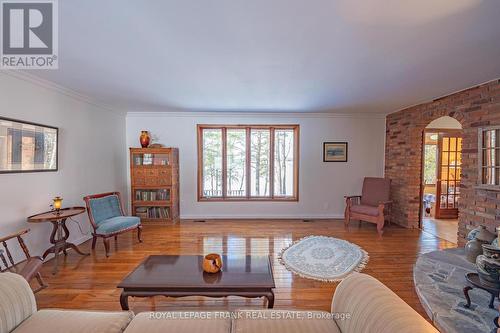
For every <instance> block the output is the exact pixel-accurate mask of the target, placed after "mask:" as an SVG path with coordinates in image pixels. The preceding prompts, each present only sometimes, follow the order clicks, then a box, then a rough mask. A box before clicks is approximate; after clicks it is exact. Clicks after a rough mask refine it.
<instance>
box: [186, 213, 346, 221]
mask: <svg viewBox="0 0 500 333" xmlns="http://www.w3.org/2000/svg"><path fill="white" fill-rule="evenodd" d="M343 218H344V215H343V214H332V215H289V216H286V215H276V216H270V215H267V216H263V215H191V214H187V215H182V214H181V219H185V220H217V219H223V220H227V219H259V220H261V219H262V220H264V219H269V220H272V219H280V220H281V219H287V220H314V219H343Z"/></svg>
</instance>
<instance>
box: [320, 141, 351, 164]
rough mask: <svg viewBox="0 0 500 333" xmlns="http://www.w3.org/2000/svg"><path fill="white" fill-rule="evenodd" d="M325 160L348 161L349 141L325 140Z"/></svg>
mask: <svg viewBox="0 0 500 333" xmlns="http://www.w3.org/2000/svg"><path fill="white" fill-rule="evenodd" d="M323 162H347V142H323Z"/></svg>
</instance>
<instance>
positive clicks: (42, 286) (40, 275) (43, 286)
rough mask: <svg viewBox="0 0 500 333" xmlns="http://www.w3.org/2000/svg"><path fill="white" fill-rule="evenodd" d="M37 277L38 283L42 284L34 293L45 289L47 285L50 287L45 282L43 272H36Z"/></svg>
mask: <svg viewBox="0 0 500 333" xmlns="http://www.w3.org/2000/svg"><path fill="white" fill-rule="evenodd" d="M35 278H36V280H37V282H38V284H39V285H40V287H38V288H36V289H35V290H34V293H37V292H39V291H40V290H42V289H45V288H47V287H48V285H47V284H46V283H45V281H44V280H43V278H42V274H40V272H38V273H36V275H35Z"/></svg>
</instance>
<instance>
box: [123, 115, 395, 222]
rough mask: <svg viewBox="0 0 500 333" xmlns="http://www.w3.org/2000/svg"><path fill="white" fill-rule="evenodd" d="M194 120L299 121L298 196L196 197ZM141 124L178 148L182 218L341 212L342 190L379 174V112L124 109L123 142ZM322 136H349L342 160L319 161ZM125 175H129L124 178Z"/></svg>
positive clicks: (131, 139)
mask: <svg viewBox="0 0 500 333" xmlns="http://www.w3.org/2000/svg"><path fill="white" fill-rule="evenodd" d="M197 124H299V125H300V175H299V197H300V198H299V202H198V201H197V193H196V189H197V184H196V183H197V142H196V140H197V138H196V125H197ZM141 130H148V131H151V133H152V134H153V135H154V136H157V137H158V139H159V142H160V143H163V144H165V145H166V146H171V147H178V148H179V153H180V183H181V189H180V192H181V217H182V218H188V219H190V218H238V217H242V218H246V217H247V218H260V217H262V218H265V217H275V218H307V217H309V218H328V217H341V216H343V211H344V201H343V196H344V195H347V194H360V192H361V185H362V181H363V177H364V176H382V175H383V163H384V138H385V118H384V117H382V116H376V115H352V116H346V115H333V114H326V115H325V114H299V115H297V114H276V113H274V114H245V115H242V114H237V113H196V112H191V113H180V112H176V113H168V112H162V113H153V112H147V113H146V112H144V113H141V112H133V113H132V112H131V113H129V114H128V115H127V143H128V146H129V147H138V146H139V140H138V138H139V134H140V131H141ZM324 141H347V142H349V161H348V162H347V163H324V162H323V156H322V150H323V142H324ZM129 181H130V180H129Z"/></svg>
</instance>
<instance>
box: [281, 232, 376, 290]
mask: <svg viewBox="0 0 500 333" xmlns="http://www.w3.org/2000/svg"><path fill="white" fill-rule="evenodd" d="M278 259H279V261H280V263H281V264H283V265H284V266H285V267H286V269H288V270H289V271H291V272H292V273H295V274H297V275H299V276H302V277H304V278H308V279H313V280H319V281H325V282H336V281H340V280H342V279H343V278H345V277H346V276H347V275H349V274H350V273H352V272H360V271H361V270H362V269H363V268H365V266H366V265H367V263H368V260H369V256H368V252H366V251H365V250H363V249H362V248H361V247H359V246H358V245H356V244H353V243H350V242H348V241H346V240H343V239H338V238H333V237H326V236H308V237H304V238H302V239H300V240H298V241H296V242H294V243H292V244H291V245H290V246H288V247H287V248H284V249H283V250H281V253H280V254H279V256H278Z"/></svg>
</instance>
